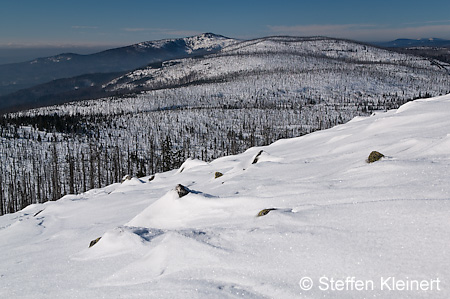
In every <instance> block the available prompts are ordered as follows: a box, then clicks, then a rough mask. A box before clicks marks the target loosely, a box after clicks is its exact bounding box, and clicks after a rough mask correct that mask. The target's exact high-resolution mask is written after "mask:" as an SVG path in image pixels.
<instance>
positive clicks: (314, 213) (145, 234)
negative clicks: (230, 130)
mask: <svg viewBox="0 0 450 299" xmlns="http://www.w3.org/2000/svg"><path fill="white" fill-rule="evenodd" d="M373 148H376V149H379V150H380V151H381V152H383V153H389V155H390V157H389V158H388V159H383V160H381V161H380V162H377V163H374V164H367V163H365V158H366V157H367V153H369V152H370V151H371V150H372V149H373ZM259 153H260V154H259ZM258 154H259V155H258ZM257 156H258V159H257V160H258V161H257V163H256V164H254V165H251V164H250V163H252V159H253V160H254V159H255V158H256V157H257ZM194 162H195V161H194ZM194 162H193V161H188V162H187V163H186V164H185V167H183V171H179V170H173V171H169V172H166V173H159V174H157V179H155V180H153V181H152V182H151V183H150V182H148V178H145V179H143V180H142V181H140V180H139V181H137V180H136V182H133V181H132V180H128V181H127V182H128V183H126V184H125V185H124V184H114V185H111V186H108V187H105V188H103V189H99V190H96V191H95V192H86V193H84V194H80V195H77V196H66V197H64V198H62V199H60V200H58V201H56V202H47V203H45V204H37V205H31V206H29V207H27V208H25V209H24V210H22V211H20V212H17V213H15V214H8V215H4V216H2V217H0V256H1V259H0V297H2V298H101V297H106V298H238V297H239V298H240V297H243V298H449V297H450V258H449V254H448V249H449V244H450V225H449V215H450V184H449V183H448V182H449V181H450V95H448V96H443V97H437V98H432V99H423V100H417V101H414V102H410V103H408V104H406V105H404V106H402V107H401V108H400V109H398V110H392V111H388V112H386V113H380V114H376V115H373V116H371V117H367V118H364V119H363V118H359V119H358V121H351V122H349V123H347V124H344V125H340V126H336V127H334V128H332V129H329V130H325V131H319V132H315V133H312V134H309V135H305V136H302V137H299V138H293V139H285V140H279V141H278V142H275V143H273V144H271V145H269V146H265V147H259V148H251V149H249V150H247V151H246V152H245V153H243V154H240V155H236V156H228V157H223V158H219V159H217V160H215V161H212V162H211V163H200V162H199V163H197V162H195V163H194ZM244 168H245V169H246V170H245V171H244V170H243V169H244ZM218 169H220V170H221V173H223V177H221V180H216V179H214V173H215V171H217V170H218ZM177 184H183V185H187V186H189V187H190V188H193V189H195V190H201V192H192V193H190V194H189V196H185V197H183V198H182V199H180V198H179V195H178V194H177V192H176V191H175V190H174V187H173V186H176V185H177ZM267 207H277V211H276V213H275V212H271V213H266V212H263V213H262V214H264V217H255V215H257V214H258V212H259V211H267V212H268V210H264V209H267ZM33 216H35V217H33ZM99 236H102V239H101V241H100V242H99V243H98V244H96V245H95V246H93V247H92V248H87V246H86V245H87V244H89V242H90V241H91V240H94V239H96V238H97V237H99Z"/></svg>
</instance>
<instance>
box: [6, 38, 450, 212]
mask: <svg viewBox="0 0 450 299" xmlns="http://www.w3.org/2000/svg"><path fill="white" fill-rule="evenodd" d="M447 69H448V65H446V64H445V63H441V64H439V65H436V64H435V63H433V61H429V60H427V59H424V58H421V57H418V56H412V55H406V54H399V53H394V52H390V51H387V50H382V49H379V48H374V47H370V46H367V45H364V44H360V43H354V42H349V41H343V40H336V39H327V38H309V39H301V38H288V37H272V38H265V39H258V40H252V41H244V42H241V43H237V44H233V45H231V46H228V47H225V48H224V49H222V51H220V52H218V53H215V54H211V55H207V56H204V57H198V58H187V59H177V60H171V61H166V62H162V63H158V64H153V65H150V66H148V67H145V68H142V69H138V70H135V71H133V72H130V73H128V74H127V75H124V76H121V77H118V78H116V79H114V80H111V81H110V82H109V83H108V84H105V85H104V86H103V88H104V89H105V90H108V91H112V92H117V93H118V94H120V96H115V97H108V98H103V99H100V100H91V101H82V102H74V103H69V104H64V105H60V106H52V107H46V108H40V109H34V110H29V111H23V112H19V113H14V114H7V115H4V116H2V117H1V118H0V124H1V126H0V135H1V139H0V155H1V161H2V164H1V170H0V185H1V186H2V189H1V190H0V200H1V205H0V206H1V210H0V212H1V213H2V214H3V213H8V212H14V211H16V210H18V209H21V208H23V207H25V206H27V205H29V204H32V203H36V202H44V201H47V200H56V199H58V198H60V197H61V196H62V195H64V194H68V193H80V192H84V191H86V190H88V189H93V188H99V187H102V186H105V185H108V184H111V183H113V182H118V181H120V180H121V179H122V177H123V176H124V175H126V174H130V175H133V176H144V175H150V174H154V173H157V172H161V171H166V170H169V169H173V168H176V167H179V166H180V165H181V164H182V163H183V162H184V161H185V160H186V159H187V158H190V157H195V158H199V159H202V160H204V161H210V160H211V159H214V158H216V157H219V156H223V155H228V154H236V153H239V152H242V151H244V150H245V149H247V148H249V147H252V146H256V145H266V144H269V143H271V142H273V141H275V140H278V139H280V138H288V137H294V136H300V135H303V134H307V133H310V132H313V131H316V130H321V129H325V128H329V127H332V126H335V125H337V124H341V123H344V122H347V121H349V120H350V119H352V118H354V117H355V116H362V115H370V114H371V113H373V112H376V111H379V110H383V111H384V110H387V109H392V108H397V107H399V105H401V104H403V103H405V102H407V101H410V100H413V99H415V98H419V97H428V96H436V95H440V94H445V93H448V92H450V82H449V75H448V71H447ZM126 94H128V95H126Z"/></svg>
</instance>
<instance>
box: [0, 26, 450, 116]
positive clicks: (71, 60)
mask: <svg viewBox="0 0 450 299" xmlns="http://www.w3.org/2000/svg"><path fill="white" fill-rule="evenodd" d="M322 39H327V38H322ZM263 40H265V39H264V38H262V39H256V40H252V41H238V40H235V39H231V38H226V37H223V36H220V35H215V34H212V33H205V34H202V35H198V36H193V37H188V38H181V39H168V40H161V41H151V42H143V43H139V44H135V45H131V46H127V47H122V48H116V49H111V50H107V51H102V52H99V53H95V54H91V55H77V54H60V55H56V56H52V57H47V58H39V59H35V60H32V61H29V62H24V63H16V64H6V65H0V112H1V111H17V110H21V109H26V108H33V107H42V106H46V105H53V104H58V103H64V102H68V101H72V100H85V99H91V98H101V97H106V96H111V95H120V94H122V93H123V92H124V90H119V89H116V90H115V92H113V93H112V92H111V88H106V89H104V88H103V85H105V84H107V83H109V82H111V81H113V79H115V78H119V77H122V76H123V75H125V74H126V73H127V72H129V71H132V70H134V69H138V68H143V69H145V67H146V66H147V65H149V64H152V63H156V64H154V65H153V66H152V67H153V68H158V67H160V66H162V65H161V64H160V63H161V62H163V61H169V60H173V59H181V58H186V57H202V56H204V55H206V54H214V53H219V52H220V51H221V50H222V49H223V48H226V46H228V45H232V44H237V45H240V46H244V45H246V43H259V42H261V41H263ZM330 40H333V39H330ZM280 42H281V41H280ZM346 42H347V43H349V46H348V47H351V44H352V42H351V41H346ZM416 42H417V41H416ZM420 42H422V43H429V42H444V41H442V40H438V39H433V40H432V41H430V40H426V41H425V40H421V41H420ZM394 44H396V41H394V42H392V43H388V44H386V45H385V46H392V45H394ZM365 47H366V48H367V49H372V48H373V47H371V46H369V45H365ZM317 50H319V51H321V50H320V49H317ZM226 51H227V50H224V51H222V53H223V54H224V55H225V54H226ZM271 51H272V52H274V51H276V50H275V49H271ZM294 51H296V50H294ZM371 51H373V50H371ZM323 53H324V52H323V51H321V55H323ZM413 54H430V53H429V51H427V52H424V51H421V52H420V53H413ZM302 55H310V56H313V55H315V53H313V52H311V51H309V52H308V53H303V54H302ZM433 55H434V56H433ZM449 56H450V55H448V53H446V52H445V53H442V51H441V52H439V53H437V54H436V53H435V52H433V53H431V54H430V55H429V56H428V57H431V59H432V60H443V61H446V62H449V61H448V60H446V58H448V57H449ZM341 58H345V57H344V56H342V57H336V59H341ZM238 64H245V61H242V62H240V63H238ZM444 68H445V66H444ZM142 80H144V79H143V78H142ZM116 81H117V80H116ZM122 81H123V80H122ZM141 87H142V86H141ZM165 87H167V86H165ZM152 88H153V89H154V88H155V86H153V87H152ZM144 89H148V88H144ZM140 90H142V88H141V89H140ZM140 90H137V89H136V90H135V91H130V92H137V91H140Z"/></svg>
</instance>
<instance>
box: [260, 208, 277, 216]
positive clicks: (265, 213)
mask: <svg viewBox="0 0 450 299" xmlns="http://www.w3.org/2000/svg"><path fill="white" fill-rule="evenodd" d="M275 210H277V209H276V208H270V209H264V210H261V211H259V213H258V215H256V217H261V216H265V215H267V214H269V212H270V211H275Z"/></svg>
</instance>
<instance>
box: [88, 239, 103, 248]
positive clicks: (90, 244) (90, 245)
mask: <svg viewBox="0 0 450 299" xmlns="http://www.w3.org/2000/svg"><path fill="white" fill-rule="evenodd" d="M101 238H102V237H98V238H97V239H95V240H92V241H91V243H89V248H91V247H92V246H94V245H95V244H97V243H98V241H100V239H101Z"/></svg>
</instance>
